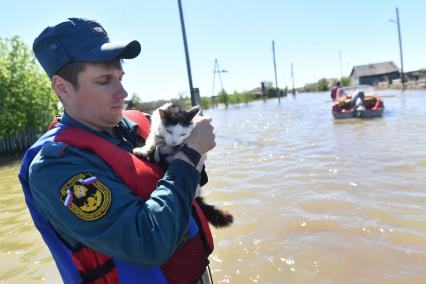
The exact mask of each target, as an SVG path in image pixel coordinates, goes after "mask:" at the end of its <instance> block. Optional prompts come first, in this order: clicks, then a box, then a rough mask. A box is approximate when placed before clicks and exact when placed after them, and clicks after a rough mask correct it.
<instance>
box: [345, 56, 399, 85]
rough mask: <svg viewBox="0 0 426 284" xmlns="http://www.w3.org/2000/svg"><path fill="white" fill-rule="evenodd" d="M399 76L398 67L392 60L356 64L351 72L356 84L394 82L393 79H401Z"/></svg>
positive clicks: (353, 82)
mask: <svg viewBox="0 0 426 284" xmlns="http://www.w3.org/2000/svg"><path fill="white" fill-rule="evenodd" d="M399 76H400V75H399V70H398V67H397V66H396V65H395V63H393V62H392V61H388V62H382V63H374V64H367V65H359V66H354V67H353V68H352V71H351V74H350V77H351V80H352V84H354V85H377V84H378V83H380V82H388V83H389V84H392V80H395V79H399Z"/></svg>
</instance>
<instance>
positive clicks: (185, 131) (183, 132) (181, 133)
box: [160, 123, 194, 147]
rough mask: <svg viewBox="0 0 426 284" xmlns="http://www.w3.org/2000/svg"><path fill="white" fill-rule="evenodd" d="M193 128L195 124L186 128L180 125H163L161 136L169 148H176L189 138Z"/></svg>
mask: <svg viewBox="0 0 426 284" xmlns="http://www.w3.org/2000/svg"><path fill="white" fill-rule="evenodd" d="M193 128H194V124H190V125H186V126H183V125H182V124H180V123H178V124H176V125H167V126H165V125H163V127H162V129H161V132H160V135H161V137H162V138H163V139H164V142H165V143H166V145H167V146H170V147H174V146H177V145H181V144H182V143H183V142H184V141H185V139H186V138H188V137H189V135H190V134H191V131H192V129H193Z"/></svg>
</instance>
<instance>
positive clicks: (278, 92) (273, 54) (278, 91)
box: [272, 41, 281, 102]
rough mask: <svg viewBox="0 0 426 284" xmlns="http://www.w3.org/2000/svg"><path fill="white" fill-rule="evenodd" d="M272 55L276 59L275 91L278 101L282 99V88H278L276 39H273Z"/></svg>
mask: <svg viewBox="0 0 426 284" xmlns="http://www.w3.org/2000/svg"><path fill="white" fill-rule="evenodd" d="M272 56H273V59H274V73H275V92H276V95H277V97H278V101H279V102H280V101H281V95H280V90H279V89H278V81H277V64H276V63H275V41H272Z"/></svg>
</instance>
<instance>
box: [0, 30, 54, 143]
mask: <svg viewBox="0 0 426 284" xmlns="http://www.w3.org/2000/svg"><path fill="white" fill-rule="evenodd" d="M0 109H1V110H2V111H1V112H0V137H5V136H8V135H11V134H15V133H18V132H20V131H22V130H24V129H28V128H32V129H35V130H37V131H42V130H45V129H46V128H47V126H48V125H49V124H50V122H51V121H52V119H53V118H54V116H55V115H56V114H57V111H58V98H57V97H56V95H55V94H54V93H53V91H52V89H51V88H50V80H49V78H48V77H47V75H46V74H45V73H44V71H43V70H42V69H41V68H40V67H39V65H37V64H36V61H35V58H34V56H33V54H32V53H31V51H30V50H29V49H28V47H27V46H26V45H25V43H24V42H23V41H22V40H21V39H20V38H19V37H18V36H13V37H11V38H9V39H7V38H6V39H2V38H0Z"/></svg>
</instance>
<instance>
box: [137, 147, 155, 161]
mask: <svg viewBox="0 0 426 284" xmlns="http://www.w3.org/2000/svg"><path fill="white" fill-rule="evenodd" d="M149 150H150V149H148V148H147V147H137V148H133V155H135V156H136V157H138V158H141V159H144V160H147V161H148V160H149V157H150V156H151V153H150V151H149Z"/></svg>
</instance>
